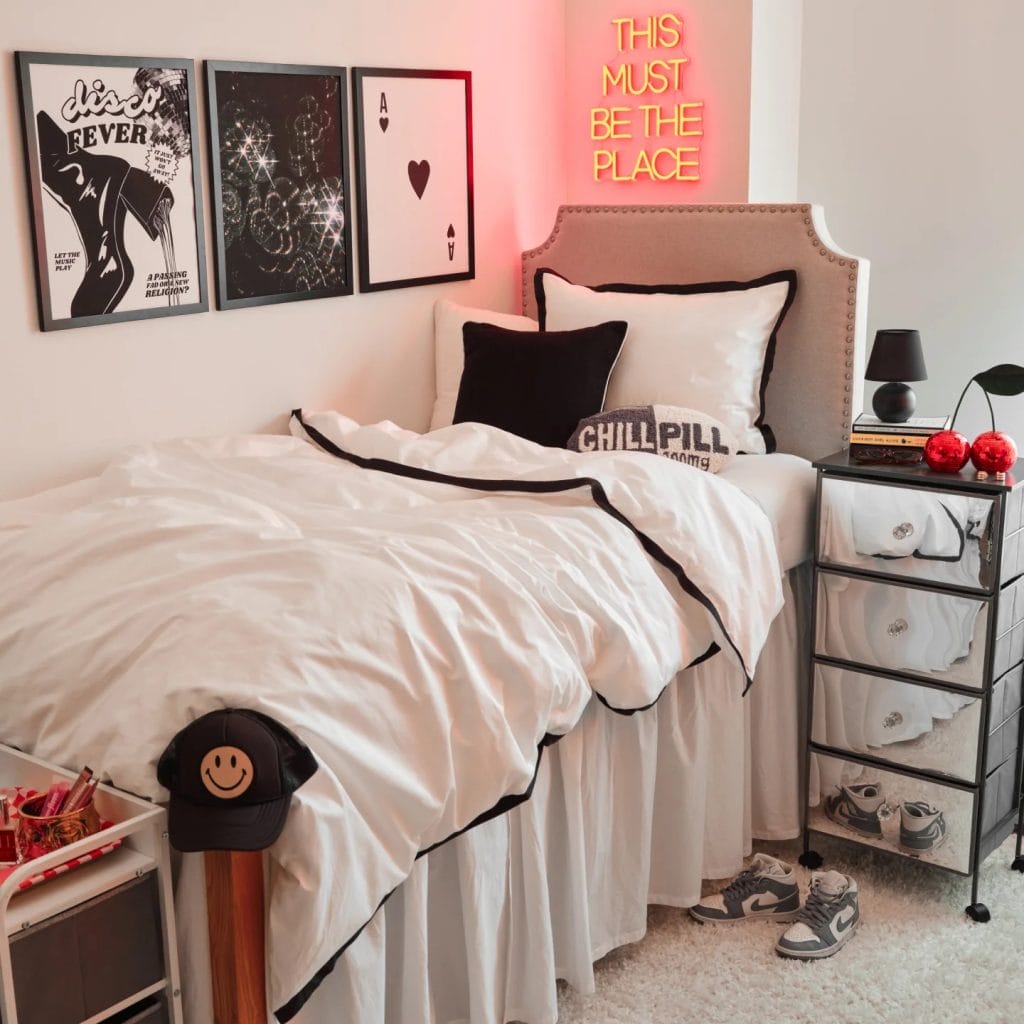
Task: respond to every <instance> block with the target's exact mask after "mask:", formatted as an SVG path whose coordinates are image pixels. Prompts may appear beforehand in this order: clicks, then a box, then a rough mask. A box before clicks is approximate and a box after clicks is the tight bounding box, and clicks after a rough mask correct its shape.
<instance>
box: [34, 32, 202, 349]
mask: <svg viewBox="0 0 1024 1024" xmlns="http://www.w3.org/2000/svg"><path fill="white" fill-rule="evenodd" d="M14 58H15V68H16V78H17V81H18V93H19V100H20V105H21V115H22V140H23V143H24V157H25V169H26V177H27V179H28V183H29V193H30V203H31V212H32V237H33V244H34V248H35V257H36V259H35V273H36V293H37V298H38V304H39V324H40V327H41V329H42V330H44V331H52V330H62V329H65V328H71V327H91V326H96V325H99V324H109V323H117V322H120V321H126V320H144V319H148V318H150V317H157V316H177V315H181V314H186V313H201V312H205V311H206V310H207V309H208V308H209V306H208V301H207V293H206V243H205V241H204V235H203V203H202V183H201V180H200V170H199V153H198V141H199V123H198V118H197V104H196V74H195V64H194V62H193V61H191V60H185V59H181V58H177V57H174V58H172V57H120V56H102V55H96V54H75V53H43V52H35V51H18V52H16V53H15V55H14ZM129 214H130V215H131V216H129Z"/></svg>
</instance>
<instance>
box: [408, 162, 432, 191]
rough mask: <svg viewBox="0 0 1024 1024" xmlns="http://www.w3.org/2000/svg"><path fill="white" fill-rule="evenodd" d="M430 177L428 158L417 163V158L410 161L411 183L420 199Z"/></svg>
mask: <svg viewBox="0 0 1024 1024" xmlns="http://www.w3.org/2000/svg"><path fill="white" fill-rule="evenodd" d="M429 177H430V164H428V163H427V161H426V160H421V161H420V162H419V163H416V161H415V160H410V161H409V184H410V185H412V190H413V192H415V193H416V196H417V198H418V199H422V198H423V193H424V192H425V191H426V188H427V179H428V178H429Z"/></svg>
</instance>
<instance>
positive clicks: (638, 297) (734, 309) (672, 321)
mask: <svg viewBox="0 0 1024 1024" xmlns="http://www.w3.org/2000/svg"><path fill="white" fill-rule="evenodd" d="M679 287H680V290H681V291H683V290H684V289H686V290H685V291H684V293H683V294H678V293H676V292H675V291H673V290H655V289H653V288H652V289H647V288H646V286H643V285H602V286H600V288H601V289H605V290H597V289H594V288H587V287H584V286H582V285H575V284H572V283H570V282H569V281H566V280H565V279H564V278H562V277H560V276H559V275H558V274H556V273H554V272H552V271H550V270H544V269H542V270H538V271H537V288H536V290H537V298H538V306H539V308H540V309H541V310H542V313H541V322H542V324H543V326H544V329H546V330H549V331H561V330H571V329H574V328H578V327H588V326H590V325H591V324H596V323H602V322H604V321H606V320H626V321H627V322H628V323H629V331H628V333H627V334H626V341H625V344H623V346H622V354H621V355H620V357H619V361H618V363H617V364H616V366H615V369H614V370H613V371H612V376H611V380H610V381H609V384H608V396H607V398H606V400H605V408H606V409H617V408H621V407H623V406H632V405H677V406H685V407H687V408H690V409H699V410H701V411H702V412H706V413H708V414H709V415H711V416H713V417H715V418H716V419H718V420H720V421H721V422H722V423H724V424H725V425H726V426H727V427H728V428H729V429H730V430H731V431H732V433H733V434H734V435H735V437H736V440H737V442H738V443H739V445H740V450H741V451H745V452H752V453H756V454H763V453H764V452H765V451H766V450H767V448H766V445H765V437H764V435H763V434H762V432H761V431H760V430H759V429H758V422H759V420H760V419H761V417H762V414H763V410H762V404H761V395H762V379H764V383H765V384H766V383H767V373H768V372H769V371H770V370H771V356H772V355H774V348H773V347H771V348H770V343H771V342H772V341H773V339H774V332H775V330H776V328H777V326H778V323H779V322H780V320H781V316H782V314H783V313H784V311H785V310H786V309H787V308H788V304H789V301H790V296H791V291H795V290H796V274H795V272H794V271H780V272H778V273H776V274H771V275H768V276H766V277H764V278H758V279H757V280H756V281H752V282H746V283H739V282H731V283H724V284H706V285H693V286H679ZM665 288H669V289H671V288H672V286H665ZM689 288H692V289H693V290H692V291H690V290H688V289H689ZM612 289H614V290H612ZM622 289H628V290H622ZM766 357H767V365H766Z"/></svg>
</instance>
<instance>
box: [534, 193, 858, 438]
mask: <svg viewBox="0 0 1024 1024" xmlns="http://www.w3.org/2000/svg"><path fill="white" fill-rule="evenodd" d="M609 213H611V214H616V215H622V216H624V217H629V218H635V217H636V216H637V215H640V216H644V217H647V216H650V217H660V216H664V215H678V214H683V215H686V216H687V217H689V216H703V217H708V216H709V215H710V216H711V217H717V216H718V215H726V216H728V217H736V216H748V217H751V216H752V217H757V218H759V219H760V218H763V217H770V216H771V215H772V214H775V215H779V214H782V215H784V217H785V220H786V222H787V223H789V224H792V221H791V220H789V217H788V216H785V215H789V216H792V215H794V214H795V215H797V216H798V217H799V221H798V223H799V224H800V225H801V226H802V229H803V231H802V234H803V237H805V238H806V239H807V242H808V244H809V245H810V246H811V248H812V250H813V252H814V253H815V254H816V255H817V256H818V257H820V259H821V260H822V262H823V263H825V264H828V265H832V266H833V267H837V268H842V269H843V270H845V271H846V274H845V275H844V277H845V280H844V284H845V291H844V292H843V293H842V294H843V295H844V296H845V307H844V306H843V305H839V306H838V308H837V307H836V301H837V298H836V297H834V285H833V284H832V283H829V284H828V288H829V295H830V296H833V297H832V298H830V300H829V303H828V307H829V308H830V309H831V310H833V313H831V314H830V316H832V317H834V316H836V315H838V316H840V317H842V314H841V313H840V312H839V310H841V309H843V308H845V310H846V314H845V318H844V319H841V320H840V321H839V322H838V323H837V322H836V321H835V320H834V319H830V321H829V323H830V324H831V325H832V326H830V327H829V329H828V330H827V331H826V332H824V333H825V334H826V336H827V337H828V338H835V339H836V341H837V342H838V345H839V346H841V352H842V357H841V358H836V357H835V356H833V357H832V359H830V360H827V362H826V363H825V364H824V365H823V366H819V367H814V368H812V370H811V372H810V373H809V377H811V378H813V382H814V387H815V389H816V390H815V394H814V398H815V400H816V401H817V402H818V403H821V404H822V405H824V406H827V407H828V409H832V410H834V412H838V413H839V422H838V423H837V422H836V421H835V420H833V419H832V418H831V416H827V413H826V410H825V409H822V410H821V414H817V413H816V414H815V415H813V416H808V418H807V422H808V429H809V430H810V429H815V430H816V431H817V433H819V434H821V435H822V436H823V442H822V443H825V444H830V445H831V446H832V448H831V449H829V450H833V449H834V448H838V447H840V446H841V445H842V444H844V443H845V442H846V441H847V440H848V438H849V431H850V425H851V422H852V417H853V414H854V411H855V409H854V403H855V402H856V403H857V404H858V405H859V403H860V398H861V379H862V369H863V347H864V341H863V336H864V327H865V324H864V320H865V312H866V281H867V261H865V260H861V259H858V258H856V257H852V256H849V255H848V254H846V253H843V252H841V251H840V250H839V249H838V248H837V247H836V246H835V244H834V243H833V242H832V240H831V239H830V238H829V237H828V232H827V230H826V229H825V226H824V219H823V214H822V212H821V210H820V208H817V207H814V206H812V205H811V204H809V203H698V204H692V205H686V204H680V205H665V206H657V205H647V206H629V205H625V206H622V205H612V206H600V205H585V206H581V205H574V206H562V207H560V208H559V210H558V214H557V216H556V218H555V224H554V226H553V228H552V229H551V233H550V235H549V236H548V238H547V239H546V240H545V241H544V242H543V243H541V244H540V245H539V246H537V247H535V248H533V249H529V250H527V251H525V252H524V253H523V257H522V258H523V264H522V305H523V309H524V311H526V310H528V309H530V308H531V304H532V299H533V294H532V293H533V280H532V275H533V269H534V267H535V265H536V264H537V263H538V261H543V262H547V260H546V259H544V257H545V254H547V253H549V252H550V251H551V250H552V249H553V248H554V247H556V246H557V245H558V244H559V243H560V242H561V241H562V240H563V238H564V236H565V232H566V231H567V230H569V229H570V228H571V227H572V226H573V223H574V221H573V219H574V218H579V217H581V215H587V214H602V215H606V214H609ZM614 234H615V230H614V228H612V229H610V235H609V237H610V239H611V238H612V237H613V236H614ZM786 237H787V238H788V240H789V241H788V243H787V244H788V245H789V247H790V252H792V244H793V235H792V227H790V228H789V233H788V234H787V236H786ZM620 255H621V254H620ZM789 258H790V259H791V260H793V259H796V257H795V256H792V255H791V256H790V257H789ZM780 261H782V262H779V263H778V265H777V266H773V267H771V268H770V269H780V268H781V267H782V266H783V262H784V261H785V257H784V256H781V255H780ZM620 262H621V265H622V270H621V275H622V276H619V277H618V278H617V279H618V280H629V279H630V278H629V275H628V269H627V268H628V256H626V255H622V256H621V260H620ZM801 262H803V263H804V264H805V272H806V260H805V259H804V260H801ZM541 265H543V263H541ZM556 269H560V270H561V271H562V272H563V273H566V274H567V276H568V277H569V278H570V279H572V278H573V274H572V268H571V267H567V266H564V265H563V266H561V267H556ZM764 272H767V271H764ZM748 276H756V275H753V274H751V275H748ZM694 279H695V280H708V279H709V278H708V277H706V276H705V277H697V278H694ZM713 279H721V278H720V275H719V276H716V277H715V278H713ZM828 280H829V282H831V281H832V278H831V277H829V278H828ZM580 283H590V284H597V283H599V282H598V281H596V280H592V281H585V280H583V279H580ZM799 295H800V293H799V291H798V299H799ZM792 316H793V310H791V311H790V314H789V317H792ZM789 317H787V322H788V319H789ZM840 324H841V325H842V326H840ZM785 331H786V325H785V324H784V325H783V334H784V333H785ZM832 351H833V352H836V351H837V350H836V349H833V350H832ZM827 354H828V353H827V349H825V350H822V352H821V355H822V356H827ZM777 365H778V363H777ZM773 380H774V375H773ZM771 392H772V387H771V383H770V384H769V406H771V397H770V396H771ZM783 415H787V413H783ZM773 416H774V418H775V420H776V421H777V420H778V419H779V413H778V411H774V412H773ZM802 432H803V427H802V425H801V426H800V428H799V429H797V428H794V430H791V431H790V432H789V433H790V437H791V438H792V437H793V436H794V434H795V435H796V436H800V434H801V433H802ZM825 435H827V436H825ZM808 445H813V442H808ZM808 445H805V446H804V447H805V449H806V450H807V451H809V452H810V453H811V454H820V455H824V454H827V452H825V451H817V450H816V449H815V450H813V451H812V450H811V448H810V447H808ZM790 447H791V448H792V449H794V450H795V449H796V448H797V447H799V445H798V443H796V442H793V441H792V440H791V443H790ZM798 454H805V451H799V452H798Z"/></svg>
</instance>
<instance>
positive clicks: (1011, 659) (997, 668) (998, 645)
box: [992, 622, 1024, 679]
mask: <svg viewBox="0 0 1024 1024" xmlns="http://www.w3.org/2000/svg"><path fill="white" fill-rule="evenodd" d="M1021 659H1024V622H1018V623H1017V625H1015V626H1014V627H1013V629H1011V630H1010V631H1009V632H1007V633H1004V634H1003V635H1002V636H1001V637H999V638H998V639H997V640H996V642H995V652H994V654H993V656H992V678H993V679H998V678H999V677H1000V676H1001V675H1004V674H1005V673H1006V672H1009V671H1010V669H1011V668H1013V667H1014V666H1015V665H1017V664H1019V662H1020V661H1021Z"/></svg>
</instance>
